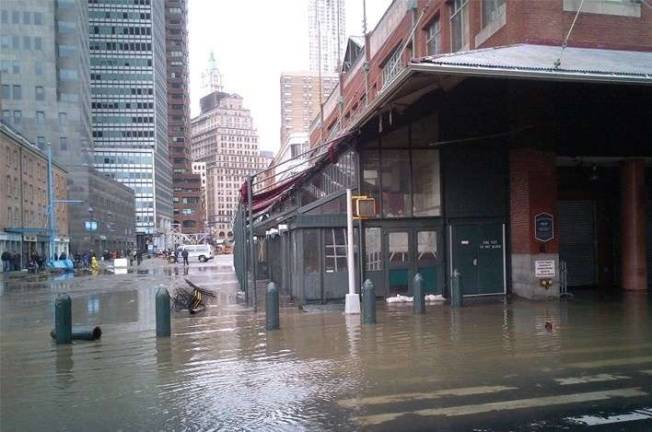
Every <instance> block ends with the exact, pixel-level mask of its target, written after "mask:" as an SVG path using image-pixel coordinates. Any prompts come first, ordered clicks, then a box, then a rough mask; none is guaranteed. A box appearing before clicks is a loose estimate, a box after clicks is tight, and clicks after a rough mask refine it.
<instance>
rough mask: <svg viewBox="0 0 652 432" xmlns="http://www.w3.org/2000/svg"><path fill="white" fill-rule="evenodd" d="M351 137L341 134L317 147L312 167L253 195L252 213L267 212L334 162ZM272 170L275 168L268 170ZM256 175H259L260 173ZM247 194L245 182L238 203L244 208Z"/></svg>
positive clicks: (350, 134)
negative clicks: (321, 169)
mask: <svg viewBox="0 0 652 432" xmlns="http://www.w3.org/2000/svg"><path fill="white" fill-rule="evenodd" d="M351 136H352V133H351V132H348V131H345V132H343V133H341V134H340V135H339V136H337V137H336V138H334V139H332V140H330V141H328V142H326V143H324V144H323V145H321V146H319V148H317V149H315V151H314V152H315V153H314V155H312V156H311V157H316V159H315V160H314V162H312V166H311V167H310V168H308V169H306V170H305V171H303V172H301V173H298V174H296V175H294V176H293V177H290V178H288V179H284V180H281V181H279V182H277V183H276V184H273V185H271V186H267V187H264V188H263V189H262V190H260V192H257V193H254V195H253V197H252V211H253V213H254V215H256V214H258V213H261V212H265V211H267V210H268V209H269V208H270V207H271V206H273V205H274V204H275V203H276V202H278V201H280V200H281V199H283V197H285V196H286V195H287V194H288V193H289V192H290V191H291V190H292V189H293V188H294V186H295V185H297V184H301V183H302V182H303V180H304V179H306V178H308V177H310V176H311V175H312V174H313V173H314V172H315V171H317V170H319V169H320V168H321V167H322V166H323V165H324V164H326V163H330V162H335V160H336V159H337V156H338V155H339V153H340V151H341V150H342V148H343V147H342V144H343V143H344V142H345V141H346V139H347V138H349V137H351ZM287 162H288V161H285V162H284V163H287ZM279 166H280V165H279ZM274 168H275V167H273V168H269V169H274ZM263 172H264V171H263ZM257 175H260V173H259V174H257ZM272 178H273V177H272ZM257 181H258V180H257ZM248 194H249V191H248V186H247V182H246V181H245V182H243V183H242V185H241V186H240V202H242V203H243V204H244V206H245V207H246V206H248V201H247V200H248Z"/></svg>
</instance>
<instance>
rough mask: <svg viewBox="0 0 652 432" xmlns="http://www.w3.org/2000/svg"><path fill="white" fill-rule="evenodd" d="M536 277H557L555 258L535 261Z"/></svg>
mask: <svg viewBox="0 0 652 432" xmlns="http://www.w3.org/2000/svg"><path fill="white" fill-rule="evenodd" d="M534 277H536V278H553V277H555V260H536V261H534Z"/></svg>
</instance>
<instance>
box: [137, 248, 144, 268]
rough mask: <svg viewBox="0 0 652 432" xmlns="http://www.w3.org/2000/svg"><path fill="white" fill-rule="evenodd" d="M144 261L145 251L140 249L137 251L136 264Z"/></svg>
mask: <svg viewBox="0 0 652 432" xmlns="http://www.w3.org/2000/svg"><path fill="white" fill-rule="evenodd" d="M142 261H143V252H142V251H141V250H140V249H138V250H137V251H136V264H138V265H140V263H141V262H142Z"/></svg>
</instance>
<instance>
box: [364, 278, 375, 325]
mask: <svg viewBox="0 0 652 432" xmlns="http://www.w3.org/2000/svg"><path fill="white" fill-rule="evenodd" d="M362 323H363V324H376V289H375V288H374V283H373V282H371V281H370V280H369V279H367V280H365V281H364V283H363V284H362Z"/></svg>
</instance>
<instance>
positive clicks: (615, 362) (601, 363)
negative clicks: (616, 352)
mask: <svg viewBox="0 0 652 432" xmlns="http://www.w3.org/2000/svg"><path fill="white" fill-rule="evenodd" d="M640 363H652V356H644V357H629V358H616V359H609V360H596V361H589V362H579V363H569V364H567V365H566V366H568V367H572V368H583V369H592V368H601V367H608V366H624V365H633V364H640Z"/></svg>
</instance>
